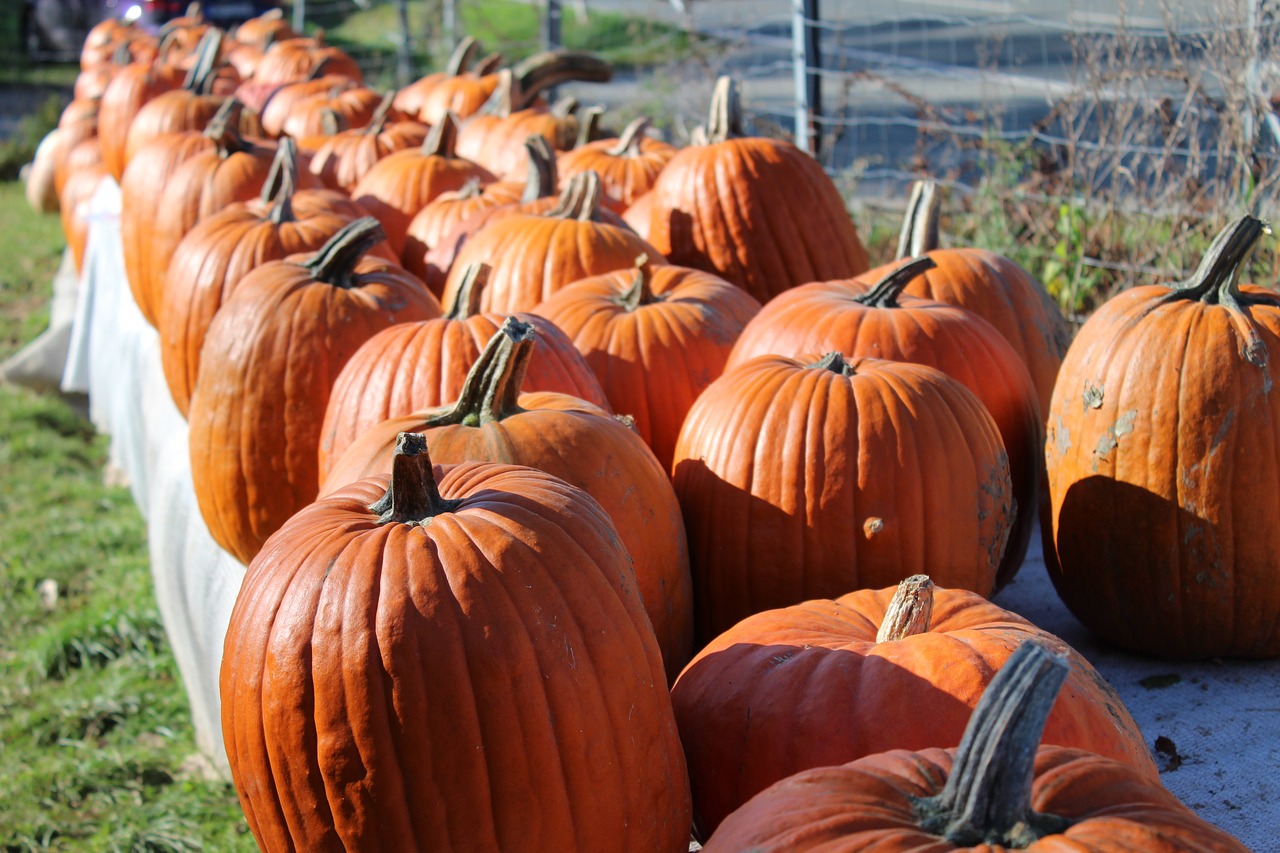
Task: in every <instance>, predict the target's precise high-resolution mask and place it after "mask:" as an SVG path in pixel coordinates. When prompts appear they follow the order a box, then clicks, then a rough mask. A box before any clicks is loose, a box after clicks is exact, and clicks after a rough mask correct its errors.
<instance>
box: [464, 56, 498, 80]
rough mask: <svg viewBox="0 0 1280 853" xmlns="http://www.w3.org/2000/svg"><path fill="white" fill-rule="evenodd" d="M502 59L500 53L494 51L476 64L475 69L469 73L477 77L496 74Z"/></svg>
mask: <svg viewBox="0 0 1280 853" xmlns="http://www.w3.org/2000/svg"><path fill="white" fill-rule="evenodd" d="M503 58H504V57H503V56H502V54H501V53H498V52H496V51H495V52H494V53H491V54H489V55H488V56H485V57H484V58H482V59H481V60H480V61H479V62H477V63H476V66H475V68H472V69H471V73H472V74H474V75H476V76H477V77H485V76H487V75H489V74H493V73H495V72H497V70H498V66H500V65H502V60H503Z"/></svg>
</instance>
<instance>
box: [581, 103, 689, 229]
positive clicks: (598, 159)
mask: <svg viewBox="0 0 1280 853" xmlns="http://www.w3.org/2000/svg"><path fill="white" fill-rule="evenodd" d="M648 127H649V119H648V118H646V117H643V116H642V117H641V118H638V119H636V120H635V121H633V122H631V124H629V125H627V128H626V130H624V131H623V132H622V136H620V137H619V138H617V139H597V140H590V141H586V142H584V143H583V144H581V145H578V146H577V147H576V148H574V149H573V150H572V151H566V152H564V153H563V154H561V155H560V163H559V167H560V179H561V180H562V181H568V180H569V179H570V178H572V177H573V176H574V175H576V174H578V173H579V172H597V173H599V175H600V180H601V181H602V182H603V183H604V191H605V195H606V197H607V198H608V199H609V200H610V202H611V203H612V204H614V205H615V209H616V210H618V211H619V212H621V211H623V210H626V209H627V207H629V206H630V205H631V204H632V203H633V202H634V201H635V200H636V199H638V198H639V197H640V196H642V195H644V194H645V193H647V192H648V191H649V190H650V189H652V188H653V184H654V182H655V181H656V180H657V179H658V175H659V174H660V173H661V172H662V170H663V169H664V168H666V165H667V164H668V163H670V162H671V158H673V157H675V155H676V149H675V148H674V147H673V146H671V145H668V144H667V143H665V142H663V141H662V140H660V139H653V138H651V137H648V136H645V130H647V129H648Z"/></svg>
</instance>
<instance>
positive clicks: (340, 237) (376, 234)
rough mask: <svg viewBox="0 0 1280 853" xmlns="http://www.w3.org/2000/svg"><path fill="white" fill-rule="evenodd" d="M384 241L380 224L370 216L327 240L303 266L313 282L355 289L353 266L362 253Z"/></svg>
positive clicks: (384, 236)
mask: <svg viewBox="0 0 1280 853" xmlns="http://www.w3.org/2000/svg"><path fill="white" fill-rule="evenodd" d="M385 239H387V235H386V233H385V232H384V231H383V230H382V223H380V222H378V220H376V219H374V218H373V217H372V216H365V217H363V218H361V219H357V220H356V221H355V222H352V223H350V224H348V225H346V226H344V227H343V228H342V230H341V231H339V232H338V233H337V234H334V235H333V236H332V237H330V238H329V242H327V243H325V244H324V245H323V246H321V247H320V251H318V252H316V253H315V254H314V255H313V256H312V257H311V260H309V261H307V262H305V263H304V264H303V266H305V267H306V268H307V273H308V274H309V275H310V276H311V278H313V279H315V280H316V281H322V282H324V283H325V284H331V285H333V286H334V287H341V288H344V289H349V288H351V287H354V286H355V270H356V264H357V263H359V262H360V259H361V258H362V257H364V255H365V253H366V252H368V251H369V250H370V249H372V248H373V247H374V246H376V245H377V244H379V243H381V242H382V241H383V240H385Z"/></svg>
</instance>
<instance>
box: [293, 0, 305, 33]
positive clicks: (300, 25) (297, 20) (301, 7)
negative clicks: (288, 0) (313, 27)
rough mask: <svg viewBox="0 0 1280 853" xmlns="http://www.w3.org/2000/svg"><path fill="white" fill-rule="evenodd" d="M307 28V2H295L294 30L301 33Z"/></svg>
mask: <svg viewBox="0 0 1280 853" xmlns="http://www.w3.org/2000/svg"><path fill="white" fill-rule="evenodd" d="M306 26H307V0H293V29H294V32H298V33H301V32H302V31H303V29H304V28H305V27H306Z"/></svg>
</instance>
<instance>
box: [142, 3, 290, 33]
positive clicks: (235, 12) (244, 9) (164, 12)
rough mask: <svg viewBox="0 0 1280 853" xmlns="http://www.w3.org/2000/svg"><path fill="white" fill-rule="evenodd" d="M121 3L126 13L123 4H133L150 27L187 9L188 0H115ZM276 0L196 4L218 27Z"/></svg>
mask: <svg viewBox="0 0 1280 853" xmlns="http://www.w3.org/2000/svg"><path fill="white" fill-rule="evenodd" d="M117 2H119V3H120V4H121V5H123V6H125V7H126V8H125V10H124V14H125V15H126V16H129V15H131V14H133V13H130V12H129V9H128V8H127V7H131V6H133V7H137V9H138V12H137V13H136V14H138V16H139V17H138V20H139V21H141V23H142V24H144V25H145V26H148V27H152V28H158V27H160V26H163V25H164V24H165V22H167V21H169V20H172V19H173V18H177V17H180V16H182V15H185V14H186V13H187V7H188V6H190V5H191V0H117ZM279 6H280V0H201V3H200V8H201V9H202V10H203V12H204V17H205V19H206V20H208V21H209V23H211V24H216V25H218V26H219V27H223V28H226V27H232V26H235V25H236V24H239V23H241V22H242V21H246V20H248V19H249V18H254V17H257V16H258V15H261V14H262V13H264V12H269V11H271V10H272V9H276V8H279Z"/></svg>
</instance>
